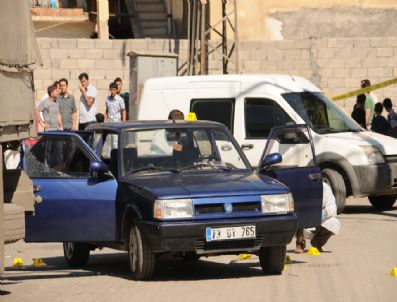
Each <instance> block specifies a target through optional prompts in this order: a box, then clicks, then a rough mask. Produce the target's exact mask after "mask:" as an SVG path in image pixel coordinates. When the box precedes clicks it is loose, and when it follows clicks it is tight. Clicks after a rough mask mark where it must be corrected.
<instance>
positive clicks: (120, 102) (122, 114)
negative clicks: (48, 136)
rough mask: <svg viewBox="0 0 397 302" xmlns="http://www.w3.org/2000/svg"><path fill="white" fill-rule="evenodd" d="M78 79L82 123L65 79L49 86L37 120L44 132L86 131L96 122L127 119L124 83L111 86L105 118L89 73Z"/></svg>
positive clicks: (118, 79) (115, 82) (40, 104)
mask: <svg viewBox="0 0 397 302" xmlns="http://www.w3.org/2000/svg"><path fill="white" fill-rule="evenodd" d="M78 78H79V81H80V86H79V89H80V92H81V96H80V107H79V121H78V123H77V108H76V102H75V98H74V96H73V95H72V94H71V93H69V90H68V87H69V86H68V85H69V83H68V80H67V79H65V78H62V79H60V80H59V81H55V82H54V83H53V84H51V85H50V86H48V88H47V93H46V94H45V95H44V96H43V97H42V99H41V102H40V103H39V105H38V106H37V110H36V119H37V122H38V123H39V124H40V126H41V127H42V128H43V130H44V131H55V130H65V131H70V130H84V129H85V128H86V127H87V126H89V125H90V124H93V123H96V122H103V121H111V122H120V121H125V120H126V118H127V113H128V112H127V110H128V102H129V100H128V98H129V96H128V93H126V92H122V88H123V82H122V80H121V79H120V78H118V77H117V78H116V79H115V80H114V81H113V82H111V83H110V84H109V95H108V96H107V98H106V111H105V114H104V115H103V114H102V113H97V100H96V99H97V89H96V88H95V87H94V86H93V85H92V84H90V82H89V76H88V74H87V73H85V72H83V73H81V74H80V75H79V77H78Z"/></svg>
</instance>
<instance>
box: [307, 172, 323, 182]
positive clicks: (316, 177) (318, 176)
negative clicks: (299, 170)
mask: <svg viewBox="0 0 397 302" xmlns="http://www.w3.org/2000/svg"><path fill="white" fill-rule="evenodd" d="M309 178H310V180H312V181H319V180H321V173H311V174H309Z"/></svg>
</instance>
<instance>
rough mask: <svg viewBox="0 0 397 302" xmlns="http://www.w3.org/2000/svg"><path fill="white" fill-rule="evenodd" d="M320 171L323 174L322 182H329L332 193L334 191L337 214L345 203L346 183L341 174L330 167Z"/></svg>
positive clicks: (341, 210)
mask: <svg viewBox="0 0 397 302" xmlns="http://www.w3.org/2000/svg"><path fill="white" fill-rule="evenodd" d="M321 173H322V175H323V180H324V182H326V183H327V184H329V186H330V187H331V189H332V193H334V196H335V202H336V207H337V209H338V214H339V213H342V212H343V209H344V208H345V204H346V185H345V181H344V180H343V177H342V175H341V174H340V173H339V172H337V171H335V170H332V169H324V170H322V171H321Z"/></svg>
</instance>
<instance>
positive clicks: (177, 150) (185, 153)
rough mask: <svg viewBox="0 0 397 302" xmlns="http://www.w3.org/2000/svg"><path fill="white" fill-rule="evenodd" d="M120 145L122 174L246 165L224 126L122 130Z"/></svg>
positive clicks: (245, 166)
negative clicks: (142, 170) (216, 127)
mask: <svg viewBox="0 0 397 302" xmlns="http://www.w3.org/2000/svg"><path fill="white" fill-rule="evenodd" d="M120 148H121V152H120V156H121V169H122V175H126V174H127V175H128V174H131V173H134V171H139V170H140V169H147V170H148V171H150V172H151V173H153V171H154V170H156V169H157V170H159V171H161V170H164V169H174V170H175V169H182V171H183V169H185V168H187V169H189V167H191V168H192V169H194V168H195V167H197V168H200V169H202V170H199V171H204V170H205V171H208V170H214V171H219V170H220V171H222V168H225V167H226V168H230V169H247V168H248V167H247V163H246V162H245V161H244V159H243V158H242V156H241V154H240V153H239V152H238V151H237V149H236V146H235V145H234V144H233V142H232V141H231V139H230V138H229V137H228V135H227V134H226V132H225V129H224V128H223V127H222V128H221V129H219V130H218V129H210V128H183V127H181V128H179V127H171V128H165V129H150V130H136V131H125V132H123V133H122V136H121V143H120ZM203 169H204V170H203Z"/></svg>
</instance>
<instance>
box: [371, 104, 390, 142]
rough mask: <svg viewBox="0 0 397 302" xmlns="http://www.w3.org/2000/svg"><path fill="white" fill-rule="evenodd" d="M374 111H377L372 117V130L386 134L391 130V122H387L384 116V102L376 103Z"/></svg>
mask: <svg viewBox="0 0 397 302" xmlns="http://www.w3.org/2000/svg"><path fill="white" fill-rule="evenodd" d="M374 111H375V113H374V118H373V119H372V126H371V130H372V131H374V132H377V133H380V134H384V135H386V133H387V132H388V131H389V130H390V124H389V123H388V122H387V120H386V118H385V117H384V116H382V111H383V105H382V103H380V102H378V103H376V104H375V109H374Z"/></svg>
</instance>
